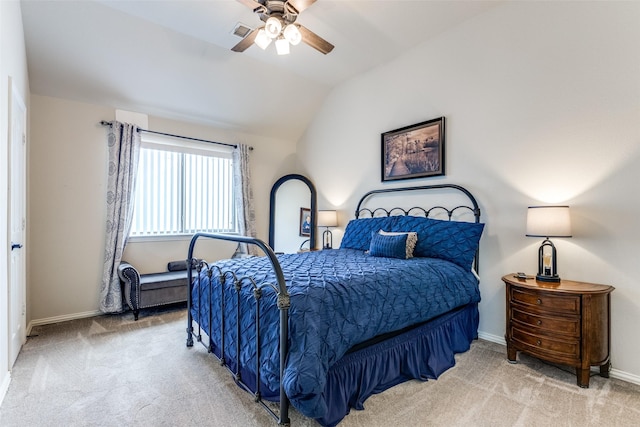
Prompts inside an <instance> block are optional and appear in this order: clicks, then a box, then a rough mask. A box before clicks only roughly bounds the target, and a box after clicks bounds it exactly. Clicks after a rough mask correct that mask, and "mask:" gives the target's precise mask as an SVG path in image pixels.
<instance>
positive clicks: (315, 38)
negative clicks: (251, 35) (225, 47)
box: [247, 25, 333, 55]
mask: <svg viewBox="0 0 640 427" xmlns="http://www.w3.org/2000/svg"><path fill="white" fill-rule="evenodd" d="M298 29H299V30H300V34H301V35H302V41H303V42H305V43H306V44H308V45H309V46H311V47H312V48H314V49H316V50H318V51H319V52H321V53H324V54H325V55H326V54H327V53H329V52H331V51H332V50H333V45H332V44H331V43H329V42H328V41H326V40H325V39H323V38H322V37H320V36H319V35H317V34H316V33H314V32H313V31H311V30H309V29H307V28H305V27H303V26H302V25H298ZM247 37H248V36H247Z"/></svg>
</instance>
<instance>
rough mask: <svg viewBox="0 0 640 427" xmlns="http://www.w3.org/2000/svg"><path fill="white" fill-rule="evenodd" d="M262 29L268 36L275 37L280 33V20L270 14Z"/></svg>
mask: <svg viewBox="0 0 640 427" xmlns="http://www.w3.org/2000/svg"><path fill="white" fill-rule="evenodd" d="M264 30H265V32H266V33H267V35H268V36H269V37H271V38H272V39H275V38H276V37H278V36H279V35H280V32H281V31H282V21H280V19H279V18H276V17H275V16H272V17H271V18H269V19H267V22H266V23H265V26H264Z"/></svg>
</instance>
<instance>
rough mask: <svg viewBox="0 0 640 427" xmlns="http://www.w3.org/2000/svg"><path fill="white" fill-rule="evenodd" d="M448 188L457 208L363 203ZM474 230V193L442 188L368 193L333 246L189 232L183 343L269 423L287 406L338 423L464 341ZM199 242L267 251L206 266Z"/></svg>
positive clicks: (470, 324)
mask: <svg viewBox="0 0 640 427" xmlns="http://www.w3.org/2000/svg"><path fill="white" fill-rule="evenodd" d="M452 192H453V193H459V194H461V195H462V196H464V199H465V200H466V202H465V204H457V203H456V204H454V205H453V206H452V207H449V208H448V207H445V205H443V204H433V205H431V206H432V207H424V206H419V207H416V206H414V207H410V208H409V209H404V208H391V209H387V208H370V207H366V206H369V205H371V204H372V199H373V198H375V197H382V196H383V195H386V194H388V193H394V194H398V193H400V194H403V195H404V194H411V195H413V194H418V195H419V196H422V195H423V193H424V194H430V193H435V194H441V193H445V194H448V193H452ZM419 196H416V197H415V198H414V197H411V198H409V197H407V198H408V199H410V200H411V199H418V200H422V199H423V197H419ZM403 198H404V197H403ZM438 215H440V216H443V215H444V218H435V217H436V216H438ZM458 217H460V218H465V217H469V218H470V219H471V220H470V221H467V220H463V221H460V220H458ZM483 226H484V224H482V223H481V222H480V209H479V207H478V204H477V202H476V200H475V198H474V196H473V195H472V194H471V193H470V192H469V191H468V190H466V189H465V188H463V187H461V186H458V185H454V184H441V185H432V186H420V187H404V188H395V189H383V190H374V191H371V192H368V193H367V194H365V195H364V196H363V197H362V198H361V199H360V201H359V202H358V205H357V208H356V213H355V218H354V219H353V220H351V221H350V222H349V223H348V225H347V227H346V229H345V233H344V236H343V239H342V243H341V246H340V248H339V249H334V250H322V251H315V252H304V253H300V254H281V255H278V256H276V255H275V254H274V252H273V251H272V250H271V248H270V247H269V246H268V245H267V244H265V243H264V242H262V241H261V240H259V239H252V238H247V237H242V236H229V235H215V234H205V233H198V234H196V235H194V236H193V238H192V240H191V244H190V247H189V253H188V261H190V262H188V265H189V271H188V275H189V282H190V283H192V286H190V288H189V298H188V320H187V322H188V323H187V346H192V345H193V343H194V338H195V340H197V341H198V342H201V343H202V344H203V345H205V346H206V347H207V349H208V351H209V352H211V353H213V354H214V355H215V356H216V357H217V358H218V359H219V360H220V361H221V363H222V364H223V365H224V366H226V367H227V368H228V369H229V371H230V372H231V374H232V375H233V377H234V379H235V381H236V383H237V384H238V385H240V386H241V387H242V388H244V389H245V390H247V391H248V392H250V393H251V394H253V396H254V399H255V400H256V401H257V402H259V403H260V404H262V405H263V406H264V408H265V409H267V411H269V412H270V413H271V414H272V415H273V416H274V418H275V419H276V420H278V423H279V424H283V425H288V424H289V415H288V411H289V405H290V404H293V406H294V407H295V408H296V409H297V410H298V411H300V412H301V413H302V414H303V415H305V416H308V417H310V418H314V419H316V420H317V421H318V422H319V423H320V424H321V425H324V426H333V425H336V424H338V423H339V422H340V421H341V420H342V419H343V418H344V417H345V416H346V415H347V414H348V413H349V411H350V409H352V408H355V409H363V403H364V401H365V400H366V398H367V397H369V396H371V395H372V394H375V393H380V392H382V391H384V390H386V389H388V388H389V387H392V386H394V385H396V384H399V383H401V382H404V381H407V380H410V379H420V380H427V379H434V378H437V377H438V376H439V375H440V374H441V373H442V372H444V371H445V370H447V369H449V368H450V367H451V366H453V365H454V364H455V359H454V354H455V353H460V352H464V351H466V350H468V349H469V346H470V343H471V341H472V340H473V339H475V338H477V327H478V319H479V315H478V302H479V301H480V292H479V288H478V276H477V274H476V272H477V269H478V247H479V241H480V236H481V234H482V230H483ZM200 239H220V240H230V241H234V242H239V243H246V244H253V245H256V246H258V247H260V248H261V249H262V251H263V252H264V253H265V256H261V257H248V258H242V259H231V260H222V261H218V262H215V263H213V264H209V263H207V262H206V261H202V260H196V259H195V258H194V248H195V246H196V243H197V241H198V240H200ZM199 256H200V257H201V254H199ZM269 402H278V408H277V409H275V410H274V408H273V404H270V403H269Z"/></svg>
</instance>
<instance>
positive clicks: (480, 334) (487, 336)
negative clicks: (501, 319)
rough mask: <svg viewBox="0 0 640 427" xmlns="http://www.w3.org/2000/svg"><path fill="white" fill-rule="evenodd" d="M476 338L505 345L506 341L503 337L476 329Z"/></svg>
mask: <svg viewBox="0 0 640 427" xmlns="http://www.w3.org/2000/svg"><path fill="white" fill-rule="evenodd" d="M478 338H480V339H481V340H485V341H491V342H494V343H496V344H501V345H507V342H506V341H505V340H504V337H501V336H498V335H493V334H488V333H486V332H482V331H478Z"/></svg>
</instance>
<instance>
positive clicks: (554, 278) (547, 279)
mask: <svg viewBox="0 0 640 427" xmlns="http://www.w3.org/2000/svg"><path fill="white" fill-rule="evenodd" d="M536 280H539V281H541V282H559V281H560V276H558V275H557V274H554V275H553V276H545V275H544V274H536Z"/></svg>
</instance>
